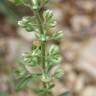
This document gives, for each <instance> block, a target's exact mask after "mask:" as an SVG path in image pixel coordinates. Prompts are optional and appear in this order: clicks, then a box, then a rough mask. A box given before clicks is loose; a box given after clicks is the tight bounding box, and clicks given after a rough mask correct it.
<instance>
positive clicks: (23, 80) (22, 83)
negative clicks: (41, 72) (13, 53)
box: [16, 77, 30, 91]
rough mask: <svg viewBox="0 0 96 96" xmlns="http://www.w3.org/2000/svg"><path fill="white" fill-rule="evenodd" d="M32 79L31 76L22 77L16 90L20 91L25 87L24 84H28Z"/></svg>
mask: <svg viewBox="0 0 96 96" xmlns="http://www.w3.org/2000/svg"><path fill="white" fill-rule="evenodd" d="M29 81H30V77H27V78H25V79H22V80H21V81H20V82H19V83H18V84H17V85H16V90H17V91H18V90H19V89H21V88H23V87H24V86H26V85H27V83H28V82H29Z"/></svg>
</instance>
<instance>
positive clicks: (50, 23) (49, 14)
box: [43, 10, 56, 27]
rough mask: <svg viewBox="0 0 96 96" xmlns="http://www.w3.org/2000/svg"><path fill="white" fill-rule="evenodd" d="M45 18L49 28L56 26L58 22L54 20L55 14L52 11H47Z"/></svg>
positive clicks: (44, 14)
mask: <svg viewBox="0 0 96 96" xmlns="http://www.w3.org/2000/svg"><path fill="white" fill-rule="evenodd" d="M43 18H44V21H45V23H46V24H47V25H48V26H49V27H54V26H56V20H55V19H54V14H53V12H52V10H46V11H45V12H44V13H43Z"/></svg>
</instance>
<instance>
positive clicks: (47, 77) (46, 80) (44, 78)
mask: <svg viewBox="0 0 96 96" xmlns="http://www.w3.org/2000/svg"><path fill="white" fill-rule="evenodd" d="M51 79H52V78H51V76H45V75H42V76H41V80H42V81H43V82H49V81H50V80H51Z"/></svg>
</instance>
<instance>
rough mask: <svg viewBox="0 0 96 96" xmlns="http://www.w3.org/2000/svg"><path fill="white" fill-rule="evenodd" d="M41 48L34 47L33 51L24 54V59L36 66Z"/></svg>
mask: <svg viewBox="0 0 96 96" xmlns="http://www.w3.org/2000/svg"><path fill="white" fill-rule="evenodd" d="M39 57H40V50H39V49H34V50H32V51H31V52H27V53H25V54H23V58H24V61H25V62H26V63H28V64H29V65H32V66H36V65H37V64H38V63H39Z"/></svg>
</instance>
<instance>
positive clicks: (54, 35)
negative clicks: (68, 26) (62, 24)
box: [51, 31, 63, 40]
mask: <svg viewBox="0 0 96 96" xmlns="http://www.w3.org/2000/svg"><path fill="white" fill-rule="evenodd" d="M62 37H63V32H62V31H58V32H53V33H52V36H51V38H52V39H53V40H59V39H61V38H62Z"/></svg>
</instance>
